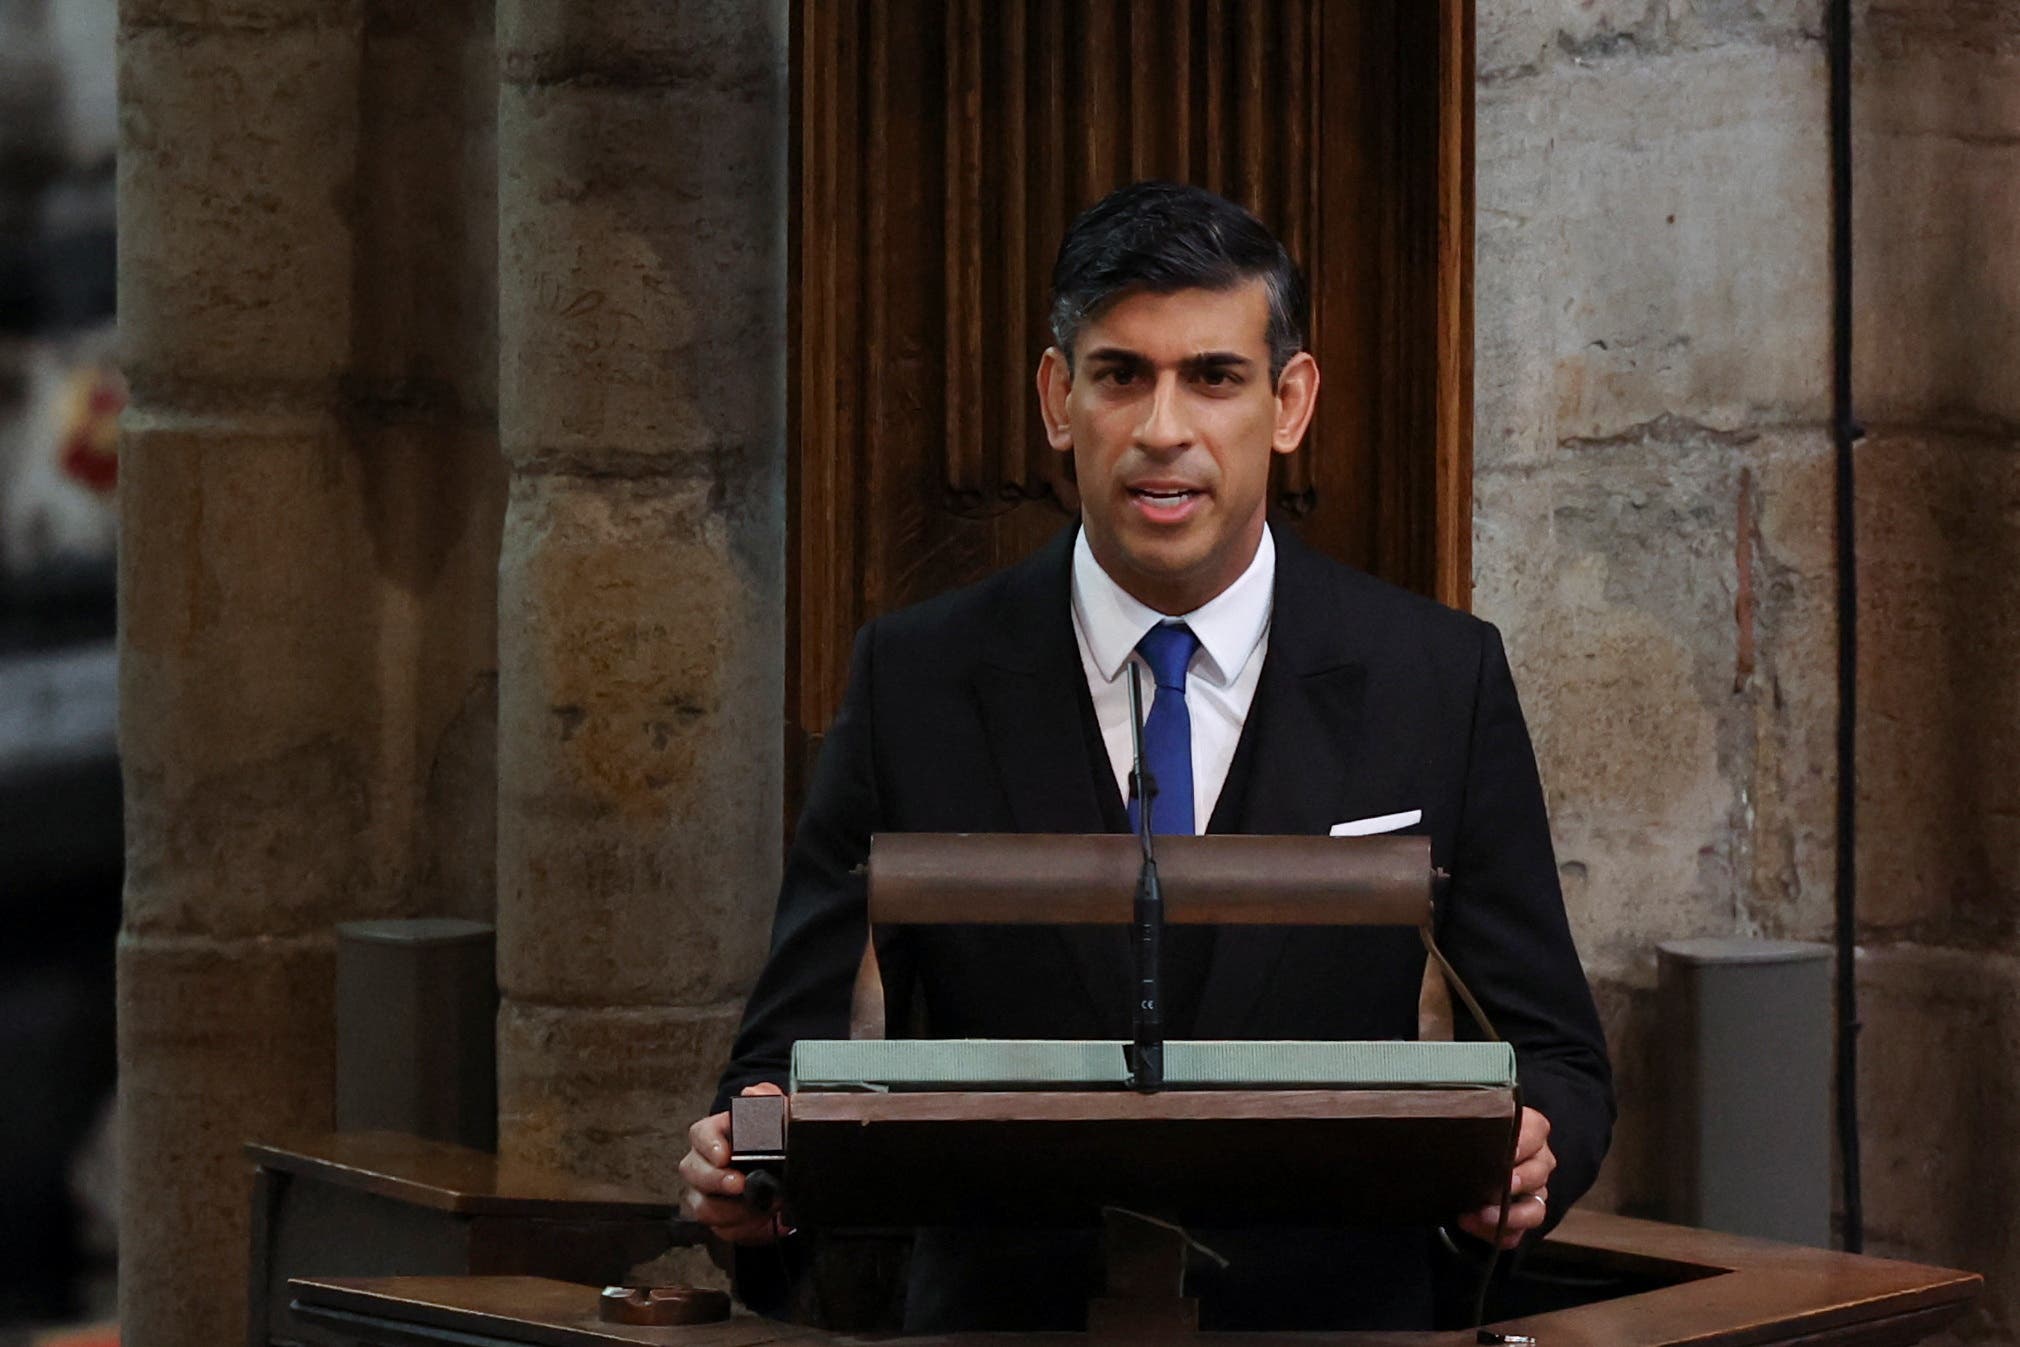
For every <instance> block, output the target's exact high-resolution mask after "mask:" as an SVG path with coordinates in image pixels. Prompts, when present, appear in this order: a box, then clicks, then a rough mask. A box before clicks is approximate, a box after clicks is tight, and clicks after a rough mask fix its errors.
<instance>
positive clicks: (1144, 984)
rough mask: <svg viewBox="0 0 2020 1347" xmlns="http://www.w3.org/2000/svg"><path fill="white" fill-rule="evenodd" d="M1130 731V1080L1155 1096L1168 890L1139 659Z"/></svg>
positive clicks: (1160, 1075) (1160, 1082)
mask: <svg viewBox="0 0 2020 1347" xmlns="http://www.w3.org/2000/svg"><path fill="white" fill-rule="evenodd" d="M1129 733H1130V746H1131V750H1132V753H1133V755H1134V763H1133V770H1132V771H1131V773H1130V781H1131V789H1132V790H1133V791H1134V792H1135V795H1136V837H1137V841H1138V842H1139V843H1141V844H1142V847H1143V869H1142V871H1141V872H1140V873H1139V875H1138V878H1137V881H1136V911H1135V914H1134V916H1135V921H1134V923H1133V926H1132V932H1131V934H1132V940H1133V944H1134V946H1135V954H1136V1004H1135V1007H1134V1008H1133V1010H1132V1012H1131V1015H1130V1021H1131V1024H1132V1026H1133V1028H1134V1031H1135V1032H1134V1042H1132V1043H1131V1044H1130V1047H1129V1084H1130V1087H1131V1088H1132V1089H1136V1090H1140V1091H1142V1092H1143V1093H1145V1094H1153V1093H1155V1092H1157V1091H1158V1090H1161V1089H1163V1088H1164V987H1163V981H1164V978H1163V959H1164V955H1163V946H1164V893H1163V891H1162V890H1161V889H1159V888H1158V886H1157V851H1156V848H1155V847H1154V845H1153V844H1152V842H1151V840H1150V839H1151V831H1150V802H1151V799H1152V798H1153V797H1154V796H1155V795H1156V794H1157V783H1156V782H1155V781H1153V780H1151V779H1150V778H1149V777H1148V776H1147V775H1146V774H1145V773H1144V770H1143V685H1142V682H1141V680H1140V679H1139V678H1138V670H1137V666H1136V664H1135V663H1134V662H1132V663H1131V664H1130V666H1129Z"/></svg>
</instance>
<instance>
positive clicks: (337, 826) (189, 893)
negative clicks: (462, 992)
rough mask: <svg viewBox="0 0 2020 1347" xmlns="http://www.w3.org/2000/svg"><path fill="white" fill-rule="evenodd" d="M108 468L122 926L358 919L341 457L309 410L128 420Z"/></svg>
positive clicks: (363, 877) (352, 675)
mask: <svg viewBox="0 0 2020 1347" xmlns="http://www.w3.org/2000/svg"><path fill="white" fill-rule="evenodd" d="M120 466H121V473H122V476H123V478H124V480H123V481H122V483H121V491H120V500H121V510H122V545H121V549H120V565H121V599H122V604H121V613H122V622H123V631H122V645H121V661H120V664H121V667H120V696H121V724H122V736H121V738H122V750H123V757H124V764H125V768H126V780H127V807H128V815H127V825H128V837H129V839H130V845H129V854H128V889H127V915H128V920H129V921H130V922H131V923H133V924H134V925H135V927H136V928H139V929H146V930H164V929H165V930H181V931H206V932H212V933H219V934H223V933H231V934H239V935H248V936H250V935H255V934H262V933H279V932H290V933H292V932H299V931H305V930H311V929H315V928H316V927H318V926H320V925H324V924H327V923H328V922H329V921H331V920H334V919H336V917H337V916H338V915H339V914H342V915H360V914H359V913H358V912H356V910H355V907H354V904H356V903H357V902H358V901H359V895H360V894H361V893H362V892H363V891H364V890H366V889H368V888H370V887H371V885H370V883H369V881H368V879H367V873H368V866H369V864H370V859H369V852H370V843H369V839H370V835H371V833H372V831H373V820H374V818H375V816H376V815H377V813H378V810H379V804H378V801H377V800H376V798H375V792H374V784H375V783H374V775H375V773H374V765H373V759H374V754H375V746H376V740H377V738H378V733H379V732H378V729H377V725H378V714H377V712H378V708H377V706H376V705H375V700H376V687H375V685H376V682H377V677H376V674H377V667H376V662H375V661H376V654H377V652H376V650H375V646H376V641H375V636H376V630H375V628H376V623H375V622H374V610H375V608H376V607H377V603H378V598H379V593H378V588H377V585H376V583H375V580H374V567H373V565H372V550H371V543H370V539H369V537H368V536H367V534H366V531H365V529H364V527H363V523H362V514H363V494H364V487H363V484H362V482H361V481H360V480H359V476H358V464H357V462H356V460H355V459H354V457H353V456H352V455H351V454H349V453H348V452H347V447H346V446H345V444H344V443H343V442H342V440H341V439H340V438H339V437H338V436H337V434H336V433H335V430H334V427H331V426H328V425H318V424H317V423H316V422H314V421H313V420H287V419H283V418H279V417H262V416H259V415H253V416H250V417H244V418H238V419H236V420H227V419H224V418H218V419H215V420H204V419H166V418H155V417H150V416H148V415H147V414H145V413H141V414H137V415H135V416H133V417H132V418H131V419H130V422H129V428H128V430H127V434H126V441H125V451H124V452H123V454H122V458H121V465H120Z"/></svg>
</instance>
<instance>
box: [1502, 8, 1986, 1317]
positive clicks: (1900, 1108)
mask: <svg viewBox="0 0 2020 1347" xmlns="http://www.w3.org/2000/svg"><path fill="white" fill-rule="evenodd" d="M1823 17H1824V6H1823V5H1822V4H1821V3H1817V2H1815V0H1812V2H1810V3H1783V2H1781V0H1751V2H1750V3H1739V2H1732V3H1726V2H1723V0H1720V2H1712V0H1586V2H1585V3H1578V4H1569V3H1547V2H1545V0H1481V4H1480V35H1479V36H1480V73H1479V90H1478V92H1479V221H1478V231H1479V232H1478V265H1479V277H1478V281H1479V307H1478V335H1477V351H1478V357H1479V375H1478V404H1477V417H1476V430H1477V446H1476V459H1477V464H1478V472H1477V477H1476V483H1475V490H1476V496H1475V566H1476V584H1477V591H1476V606H1477V608H1478V610H1479V611H1480V612H1481V613H1482V614H1484V615H1485V616H1488V617H1490V618H1492V619H1494V620H1495V621H1497V622H1500V623H1502V624H1503V625H1504V627H1505V628H1506V629H1507V632H1508V636H1509V644H1510V651H1511V657H1512V658H1513V659H1514V661H1515V663H1516V669H1517V675H1518V678H1519V679H1520V681H1521V683H1522V685H1523V688H1524V696H1525V702H1526V705H1527V707H1528V710H1529V714H1530V717H1531V721H1532V725H1533V728H1534V731H1535V736H1536V740H1537V745H1538V750H1539V753H1540V755H1541V759H1542V765H1543V770H1544V776H1545V781H1546V785H1547V787H1548V790H1549V794H1550V801H1551V807H1552V813H1553V820H1554V824H1555V828H1556V835H1557V841H1558V848H1559V860H1560V864H1561V868H1562V872H1563V877H1564V883H1565V892H1566V898H1567V901H1568V902H1569V904H1570V906H1571V909H1572V915H1573V920H1574V922H1575V923H1576V926H1577V930H1578V934H1579V938H1580V942H1581V946H1582V948H1583V951H1584V953H1585V956H1586V959H1587V963H1588V967H1589V969H1590V972H1591V974H1592V976H1593V979H1594V983H1595V986H1596V988H1597V990H1598V993H1599V997H1600V1001H1601V1005H1602V1008H1603V1010H1604V1013H1605V1017H1606V1020H1607V1025H1608V1030H1609V1033H1610V1035H1611V1037H1612V1040H1613V1047H1614V1053H1615V1057H1616V1060H1617V1064H1618V1067H1619V1072H1620V1089H1621V1096H1622V1106H1623V1112H1622V1119H1621V1125H1620V1130H1619V1133H1618V1135H1617V1138H1616V1143H1615V1150H1614V1154H1613V1157H1612V1159H1611V1160H1610V1161H1609V1164H1608V1166H1607V1170H1606V1173H1605V1174H1604V1176H1603V1177H1602V1180H1601V1183H1600V1186H1599V1189H1598V1190H1597V1191H1596V1192H1595V1193H1594V1195H1593V1198H1592V1200H1593V1201H1594V1202H1596V1203H1599V1204H1602V1205H1607V1206H1613V1207H1617V1208H1621V1209H1625V1210H1630V1211H1636V1210H1638V1211H1649V1210H1652V1209H1654V1204H1655V1201H1656V1194H1657V1193H1658V1192H1659V1189H1660V1177H1661V1167H1662V1164H1663V1157H1662V1156H1661V1155H1660V1154H1659V1153H1658V1151H1657V1148H1656V1143H1655V1134H1654V1126H1653V1119H1652V1117H1651V1114H1650V1109H1649V1102H1648V1101H1649V1092H1650V1087H1651V1084H1652V1076H1651V1071H1652V1063H1651V1062H1650V1048H1651V1045H1650V1033H1651V1025H1650V1011H1651V1000H1652V990H1653V984H1654V973H1655V968H1654V947H1655V945H1656V943H1657V942H1659V941H1662V940H1665V939H1669V938H1673V937H1678V936H1688V935H1703V934H1750V935H1751V934H1757V935H1766V936H1786V937H1793V938H1800V939H1827V938H1829V932H1830V928H1831V920H1832V889H1833V880H1832V875H1833V864H1834V862H1833V850H1832V849H1833V847H1834V845H1835V812H1834V792H1835V789H1836V785H1835V781H1836V754H1835V723H1836V714H1837V701H1836V695H1837V694H1836V680H1835V650H1836V627H1835V607H1836V604H1835V587H1836V578H1835V561H1834V554H1833V526H1832V497H1831V493H1832V483H1833V469H1832V448H1831V440H1830V429H1829V397H1830V387H1831V385H1830V356H1831V334H1830V312H1831V308H1830V306H1831V290H1830V274H1829V263H1830V216H1829V183H1830V180H1829V163H1828V153H1829V141H1828V122H1827V88H1828V82H1827V72H1826V66H1825V47H1824V39H1823ZM1856 23H1857V28H1856V31H1857V33H1858V46H1857V76H1856V82H1855V99H1856V103H1855V106H1856V108H1857V132H1856V141H1855V154H1856V177H1857V183H1858V216H1857V220H1858V240H1857V263H1858V278H1859V279H1858V289H1857V303H1858V308H1859V314H1860V318H1859V326H1858V331H1857V348H1858V351H1859V365H1858V392H1859V407H1860V412H1861V415H1862V417H1863V419H1864V420H1865V421H1866V422H1867V423H1868V424H1869V426H1870V427H1871V430H1872V434H1871V436H1870V438H1869V439H1868V440H1867V441H1866V442H1865V443H1864V444H1863V445H1862V446H1861V447H1860V449H1859V451H1858V465H1859V466H1858V471H1859V474H1860V477H1859V492H1858V530H1859V533H1858V542H1859V547H1860V584H1861V589H1862V603H1861V616H1860V629H1859V634H1860V643H1861V659H1860V670H1859V672H1860V680H1861V684H1860V686H1861V702H1862V720H1861V727H1862V728H1861V734H1860V739H1859V755H1858V772H1859V780H1860V809H1861V827H1860V852H1859V870H1860V882H1861V890H1862V905H1861V979H1860V980H1861V986H1862V997H1863V1002H1862V1011H1863V1018H1864V1021H1865V1025H1866V1029H1865V1033H1864V1036H1863V1039H1862V1043H1863V1059H1862V1079H1861V1107H1862V1112H1863V1117H1864V1127H1865V1156H1864V1166H1863V1172H1864V1176H1865V1184H1866V1194H1867V1228H1868V1238H1869V1241H1870V1245H1871V1247H1873V1248H1874V1250H1875V1251H1877V1252H1892V1253H1897V1254H1902V1255H1909V1256H1916V1257H1921V1258H1924V1259H1926V1260H1929V1261H1937V1262H1946V1263H1953V1264H1956V1265H1960V1266H1964V1267H1970V1268H1974V1269H1978V1270H1981V1271H1984V1272H1985V1273H1987V1274H1988V1276H1989V1277H1990V1278H1991V1289H1990V1293H1989V1295H1988V1299H1987V1302H1986V1308H1985V1310H1984V1312H1983V1313H1982V1314H1981V1315H1980V1316H1979V1318H1978V1322H1977V1323H1976V1325H1975V1330H1976V1331H1983V1332H1988V1333H1990V1334H1992V1335H1994V1336H1997V1337H1999V1338H2000V1339H2001V1340H2011V1335H2012V1334H2013V1332H2014V1328H2015V1316H2016V1314H2020V1302H2016V1301H2015V1299H2014V1298H2013V1297H2014V1292H2013V1291H2012V1290H2010V1289H2009V1288H2008V1287H2007V1286H2006V1285H2005V1284H2004V1283H2005V1282H2006V1280H2007V1278H2009V1277H2010V1276H2011V1275H2012V1274H2013V1273H2014V1272H2020V1218H2016V1216H2015V1215H2014V1214H2013V1213H2014V1208H2013V1204H2011V1203H2008V1202H2004V1201H2001V1200H1996V1199H1989V1198H1987V1197H1985V1196H1984V1194H1987V1193H1996V1192H2003V1191H2005V1189H2006V1186H2007V1185H2006V1184H2005V1183H2004V1182H2003V1180H2005V1179H2006V1178H2007V1177H2009V1176H2010V1174H2011V1172H2012V1171H2013V1169H2014V1161H2013V1159H2012V1156H2013V1154H2014V1152H2013V1148H2012V1146H2011V1144H2010V1141H2011V1138H2012V1137H2013V1136H2014V1135H2015V1134H2016V1129H2020V1066H2016V1065H2015V1062H2016V1057H2015V1054H2014V1051H2013V1048H2014V1046H2015V1040H2016V1038H2020V1010H2016V1004H2020V1002H2016V992H2020V982H2016V975H2020V959H2016V958H2015V955H2016V954H2020V936H2016V912H2020V907H2016V899H2020V825H2016V824H2015V821H2014V820H2015V818H2016V816H2020V796H2016V788H2015V786H2014V779H2015V778H2014V775H2013V773H2012V771H2011V768H2010V764H2011V763H2012V761H2013V760H2014V757H2015V751H2016V749H2020V743H2016V742H2015V741H2016V739H2020V693H2016V692H2015V690H2014V689H2015V687H2016V681H2015V679H2014V678H2013V676H2012V670H2013V669H2014V667H2015V665H2016V662H2020V586H2016V584H2015V583H2014V580H2013V578H2012V577H2013V576H2014V574H2015V573H2016V567H2015V565H2014V562H2015V561H2016V559H2020V557H2016V553H2020V455H2016V454H2015V453H2014V449H2015V448H2016V445H2020V378H2016V376H2015V374H2014V370H2015V369H2016V368H2020V263H2016V260H2015V259H2016V258H2020V96H2016V95H2015V93H2014V90H2015V89H2016V88H2020V79H2016V76H2020V9H2016V8H2015V7H2014V6H2012V5H2010V4H1998V3H1977V4H1955V3H1945V2H1944V0H1914V2H1904V3H1883V2H1882V0H1872V3H1867V4H1862V5H1861V6H1860V7H1859V11H1858V16H1857V20H1856Z"/></svg>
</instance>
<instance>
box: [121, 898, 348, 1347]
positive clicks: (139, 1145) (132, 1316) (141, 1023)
mask: <svg viewBox="0 0 2020 1347" xmlns="http://www.w3.org/2000/svg"><path fill="white" fill-rule="evenodd" d="M334 983H335V966H334V954H333V946H332V944H331V943H330V942H329V941H328V940H327V939H321V938H317V939H306V940H288V939H279V938H273V937H254V938H251V939H245V940H230V941H212V940H205V939H191V938H186V937H180V936H151V935H127V936H125V937H123V938H122V939H121V941H120V950H119V1080H120V1115H119V1122H118V1147H119V1156H120V1167H121V1172H122V1174H123V1175H124V1181H125V1192H124V1195H123V1197H122V1200H121V1204H120V1241H119V1245H120V1262H119V1296H120V1316H119V1317H120V1332H121V1336H122V1338H123V1339H124V1340H126V1341H129V1342H142V1343H160V1344H176V1345H178V1347H180V1345H181V1344H190V1345H191V1347H194V1345H195V1344H213V1343H228V1342H241V1341H243V1340H244V1336H245V1312H246V1301H245V1288H246V1249H247V1247H248V1243H247V1241H248V1235H247V1213H248V1210H249V1206H248V1197H249V1193H250V1187H249V1185H250V1181H251V1177H252V1167H251V1165H250V1164H248V1163H247V1162H246V1160H245V1158H244V1155H243V1151H242V1147H243V1145H244V1143H245V1142H246V1141H248V1140H251V1139H254V1138H261V1137H280V1136H284V1135H288V1134H290V1133H299V1132H303V1131H322V1130H327V1129H328V1128H329V1126H330V1124H331V1107H332V1106H331V1091H332V1088H333V1087H332V1079H331V1077H332V1072H333V1071H334V1054H333V1049H332V1029H331V1020H332V1014H333V1009H332V1000H333V988H334Z"/></svg>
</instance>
